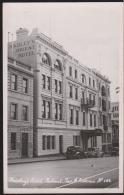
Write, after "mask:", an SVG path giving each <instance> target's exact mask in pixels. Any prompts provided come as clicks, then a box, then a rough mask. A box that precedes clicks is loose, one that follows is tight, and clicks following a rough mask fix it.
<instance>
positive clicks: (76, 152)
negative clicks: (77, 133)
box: [65, 146, 87, 159]
mask: <svg viewBox="0 0 124 195" xmlns="http://www.w3.org/2000/svg"><path fill="white" fill-rule="evenodd" d="M65 155H66V158H67V159H80V158H87V152H84V151H83V149H82V148H81V147H80V146H69V147H67V150H66V153H65Z"/></svg>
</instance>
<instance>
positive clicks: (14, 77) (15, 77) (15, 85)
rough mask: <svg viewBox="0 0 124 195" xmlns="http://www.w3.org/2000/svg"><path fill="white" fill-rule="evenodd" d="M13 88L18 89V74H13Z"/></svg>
mask: <svg viewBox="0 0 124 195" xmlns="http://www.w3.org/2000/svg"><path fill="white" fill-rule="evenodd" d="M11 89H12V90H15V91H16V90H17V75H15V74H12V75H11Z"/></svg>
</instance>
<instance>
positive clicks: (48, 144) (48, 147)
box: [47, 135, 50, 150]
mask: <svg viewBox="0 0 124 195" xmlns="http://www.w3.org/2000/svg"><path fill="white" fill-rule="evenodd" d="M47 149H48V150H49V149H50V135H48V136H47Z"/></svg>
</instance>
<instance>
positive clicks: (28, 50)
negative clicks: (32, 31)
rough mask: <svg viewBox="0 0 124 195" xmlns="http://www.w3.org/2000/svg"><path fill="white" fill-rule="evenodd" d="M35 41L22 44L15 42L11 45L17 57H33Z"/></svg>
mask: <svg viewBox="0 0 124 195" xmlns="http://www.w3.org/2000/svg"><path fill="white" fill-rule="evenodd" d="M34 43H35V41H34V40H28V41H22V42H16V43H14V44H13V48H14V51H15V53H16V55H17V56H18V57H26V56H32V55H35V52H34V50H35V45H34Z"/></svg>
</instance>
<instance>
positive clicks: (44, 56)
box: [42, 53, 50, 66]
mask: <svg viewBox="0 0 124 195" xmlns="http://www.w3.org/2000/svg"><path fill="white" fill-rule="evenodd" d="M42 62H43V63H44V64H48V65H49V66H50V57H49V56H48V54H47V53H44V54H43V57H42Z"/></svg>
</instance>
